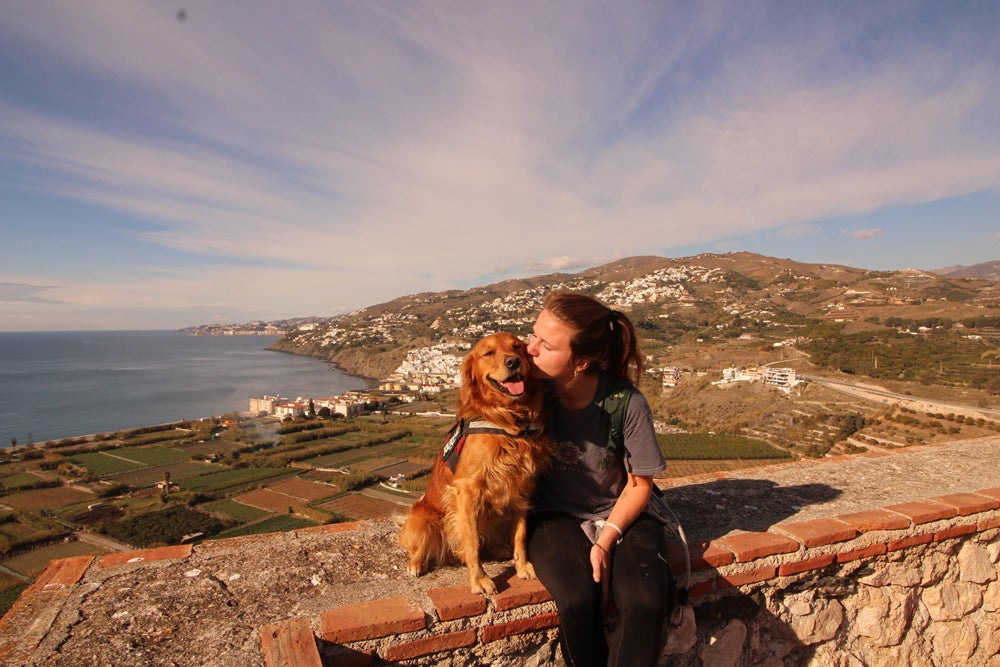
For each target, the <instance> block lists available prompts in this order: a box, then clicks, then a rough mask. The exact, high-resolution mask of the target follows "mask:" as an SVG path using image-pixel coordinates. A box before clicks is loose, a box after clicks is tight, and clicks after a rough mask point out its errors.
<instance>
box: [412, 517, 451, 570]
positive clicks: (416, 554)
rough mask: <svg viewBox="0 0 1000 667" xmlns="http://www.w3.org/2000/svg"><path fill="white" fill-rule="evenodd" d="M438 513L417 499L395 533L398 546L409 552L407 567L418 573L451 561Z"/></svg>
mask: <svg viewBox="0 0 1000 667" xmlns="http://www.w3.org/2000/svg"><path fill="white" fill-rule="evenodd" d="M441 519H442V517H441V515H440V514H439V513H438V512H435V511H434V510H433V509H431V508H430V507H427V506H426V505H425V504H424V503H422V502H420V501H417V503H416V504H415V505H413V507H411V508H410V513H409V516H407V517H406V522H405V523H404V524H403V528H402V530H401V531H400V532H399V545H400V546H401V547H403V548H404V549H406V551H407V553H408V554H409V564H408V567H407V569H408V570H409V572H410V574H412V575H421V574H424V573H425V572H428V571H430V570H432V569H434V568H435V567H437V566H438V565H444V564H446V563H450V562H451V561H453V560H454V557H453V556H452V552H451V548H450V547H449V546H448V541H447V540H446V539H445V536H444V526H443V525H442V523H441Z"/></svg>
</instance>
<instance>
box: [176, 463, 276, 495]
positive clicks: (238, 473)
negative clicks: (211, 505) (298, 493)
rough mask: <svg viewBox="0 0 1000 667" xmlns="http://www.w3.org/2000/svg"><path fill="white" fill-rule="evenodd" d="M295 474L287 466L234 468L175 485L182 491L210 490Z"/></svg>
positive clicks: (230, 487) (219, 489)
mask: <svg viewBox="0 0 1000 667" xmlns="http://www.w3.org/2000/svg"><path fill="white" fill-rule="evenodd" d="M295 474H296V473H295V471H294V470H291V469H289V468H236V469H235V470H222V471H220V472H214V473H210V474H208V475H201V476H200V477H193V478H191V479H185V480H182V481H180V482H178V484H177V485H178V486H179V487H180V488H181V490H183V491H205V492H212V491H221V490H223V489H227V490H228V489H232V488H234V487H237V486H243V485H250V484H253V483H255V482H260V481H263V480H265V479H273V478H275V477H282V476H293V475H295Z"/></svg>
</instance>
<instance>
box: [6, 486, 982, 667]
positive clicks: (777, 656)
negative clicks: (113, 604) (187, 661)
mask: <svg viewBox="0 0 1000 667" xmlns="http://www.w3.org/2000/svg"><path fill="white" fill-rule="evenodd" d="M321 530H323V531H328V532H329V531H348V532H357V533H359V534H361V533H363V532H364V531H365V530H367V528H366V526H365V524H363V523H357V524H346V525H337V526H328V527H322V528H321ZM237 539H244V540H245V539H247V538H237ZM211 549H219V546H218V543H216V544H215V545H209V544H207V543H206V544H205V545H198V546H195V547H192V546H190V545H184V546H178V547H164V548H161V549H149V550H143V551H136V552H130V553H124V554H109V555H106V556H103V557H97V558H94V557H79V558H68V559H61V560H57V561H53V562H52V563H51V564H50V565H49V567H48V569H46V570H45V572H44V573H43V574H42V575H40V576H39V577H38V579H37V580H36V581H35V582H34V583H33V584H32V586H31V587H30V588H29V589H27V590H26V591H25V592H24V593H23V594H22V596H21V597H20V598H19V600H18V601H17V603H16V604H15V605H14V607H13V608H12V609H11V610H10V611H9V612H8V614H7V615H6V616H5V617H4V618H3V619H2V620H0V662H2V663H3V664H34V661H35V660H37V659H38V658H39V656H40V654H41V653H44V650H43V649H44V648H45V644H44V642H43V640H45V637H46V633H47V632H48V629H49V628H50V627H51V626H52V623H53V618H54V617H55V615H56V614H57V613H60V609H61V607H60V605H64V603H65V601H66V600H67V598H68V597H69V596H70V595H71V594H74V592H76V593H79V590H78V589H80V587H82V586H96V585H98V583H99V580H100V579H101V577H100V576H97V575H94V574H93V573H94V572H95V571H97V572H98V575H99V574H100V571H102V570H113V569H114V568H121V567H123V566H129V567H135V568H150V572H151V576H154V577H155V576H156V575H155V569H154V568H155V567H156V564H157V563H158V562H163V561H176V562H179V563H180V565H179V567H180V568H181V569H183V567H184V565H183V563H184V562H186V561H187V560H190V559H192V558H193V557H194V556H196V555H197V554H198V553H199V550H204V551H206V552H207V551H210V550H211ZM689 552H690V556H691V560H692V565H693V570H694V571H693V581H692V589H691V599H690V603H691V604H690V606H689V607H686V608H684V609H683V613H682V614H679V617H678V618H676V619H675V621H676V625H670V624H668V627H669V632H668V633H667V640H666V642H665V643H664V657H663V660H662V664H672V665H678V666H685V665H703V664H706V665H709V664H710V665H713V667H725V666H726V665H734V666H735V665H768V664H770V665H779V664H785V662H786V661H792V662H793V663H795V664H823V665H889V664H892V665H896V664H928V665H946V664H963V665H988V666H997V667H1000V657H998V653H1000V614H998V613H997V610H998V608H1000V488H987V489H981V490H978V491H975V492H968V493H956V494H949V495H943V496H937V497H933V498H928V499H925V500H921V501H917V502H905V503H899V504H894V505H890V506H887V507H882V508H877V509H872V510H868V511H862V512H856V513H851V514H843V515H838V516H831V517H824V518H814V519H810V520H806V521H800V522H793V523H779V524H777V525H775V526H773V527H772V528H770V529H768V530H767V531H766V532H741V533H733V534H729V535H726V536H725V537H721V538H719V539H716V540H712V541H710V542H707V543H698V544H692V545H690V548H689ZM670 556H671V558H670V560H671V566H672V568H673V569H674V571H675V572H677V573H679V572H681V571H682V570H683V552H682V551H681V550H680V549H679V548H676V547H675V548H674V549H673V550H672V553H671V554H670ZM85 573H90V576H91V579H92V580H93V581H92V582H91V583H87V582H86V581H84V577H85ZM387 576H388V577H390V578H391V577H407V576H408V575H406V574H405V572H403V571H402V570H400V571H399V572H397V573H391V574H387ZM463 578H464V577H463ZM95 582H98V583H95ZM497 583H498V593H497V594H496V595H495V596H494V597H493V598H491V599H486V598H483V597H481V596H477V595H472V594H471V593H469V591H468V590H467V588H466V586H465V585H464V584H462V585H455V586H446V587H440V588H430V589H428V590H426V592H425V593H423V594H421V595H419V596H413V595H388V596H385V597H383V598H381V599H377V600H374V601H366V602H359V603H355V604H347V605H341V606H336V607H333V608H330V609H327V610H325V611H322V612H321V613H316V614H313V615H309V616H293V617H290V618H277V619H275V621H274V622H271V623H267V624H265V625H262V626H261V627H257V628H253V629H252V632H253V633H254V634H255V635H256V641H259V646H260V655H261V662H262V664H266V665H268V666H270V667H283V666H291V665H306V666H309V665H324V664H325V665H338V666H339V665H346V666H348V667H350V666H352V665H367V664H383V663H396V664H403V665H454V664H490V665H523V664H535V665H545V664H558V660H559V654H558V648H557V646H556V641H555V637H556V630H557V626H558V618H557V616H556V613H555V608H554V605H553V603H552V601H551V599H550V597H549V595H548V593H547V592H546V591H545V589H544V588H543V587H542V586H541V585H540V584H538V583H537V582H533V581H522V580H520V579H517V578H516V577H510V578H506V576H505V577H502V578H501V580H499V581H498V582H497ZM62 613H65V609H63V612H62ZM608 622H609V623H613V622H614V615H613V610H612V612H611V613H610V614H609V617H608ZM40 647H41V648H40ZM190 651H191V656H192V660H193V662H191V664H202V663H201V662H199V660H200V658H199V657H198V653H197V647H190ZM202 657H204V656H202ZM53 664H56V663H53ZM60 664H63V663H60ZM65 664H71V663H65Z"/></svg>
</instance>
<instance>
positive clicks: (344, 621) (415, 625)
mask: <svg viewBox="0 0 1000 667" xmlns="http://www.w3.org/2000/svg"><path fill="white" fill-rule="evenodd" d="M319 620H320V637H322V639H323V641H328V642H332V643H334V644H343V643H344V642H352V641H359V640H361V639H375V638H376V637H385V636H386V635H394V634H399V633H401V632H414V631H416V630H423V629H424V628H426V627H427V620H426V619H425V618H424V612H423V611H421V609H420V607H419V606H417V605H416V604H415V603H413V602H411V601H410V600H408V599H407V598H405V597H396V598H388V599H385V600H375V601H374V602H358V603H357V604H349V605H344V606H343V607H337V608H336V609H331V610H330V611H327V612H324V613H323V614H322V615H321V616H320V619H319Z"/></svg>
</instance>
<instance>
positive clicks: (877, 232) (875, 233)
mask: <svg viewBox="0 0 1000 667" xmlns="http://www.w3.org/2000/svg"><path fill="white" fill-rule="evenodd" d="M881 235H882V230H881V229H878V228H877V227H876V228H873V229H857V230H855V231H853V232H851V238H853V239H858V240H863V239H874V238H877V237H879V236H881Z"/></svg>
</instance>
